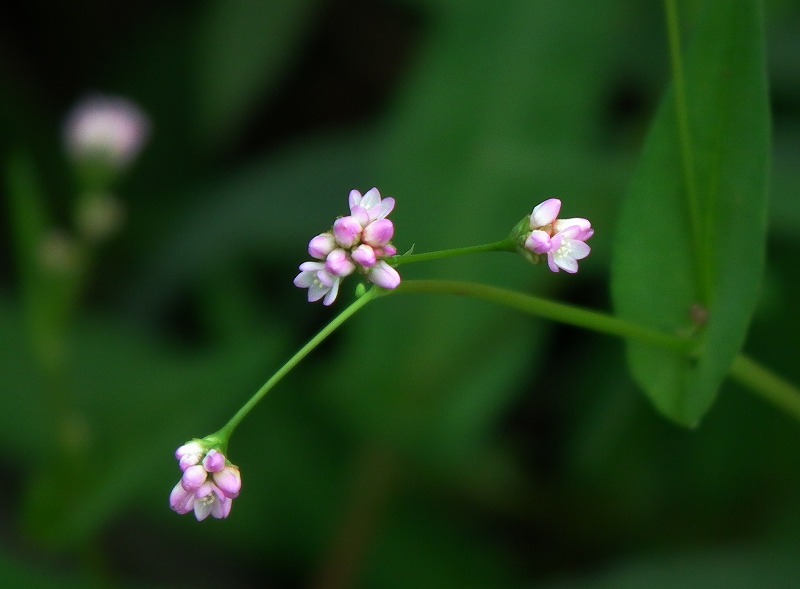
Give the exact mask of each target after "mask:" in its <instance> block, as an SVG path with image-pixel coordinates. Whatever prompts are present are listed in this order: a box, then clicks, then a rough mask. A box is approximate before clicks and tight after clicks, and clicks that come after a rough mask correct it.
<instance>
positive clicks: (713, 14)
mask: <svg viewBox="0 0 800 589" xmlns="http://www.w3.org/2000/svg"><path fill="white" fill-rule="evenodd" d="M705 8H706V10H705V11H704V13H703V15H702V17H701V18H700V21H699V22H698V23H697V26H696V29H695V31H694V34H695V40H694V43H693V44H692V46H691V47H690V48H689V50H688V52H687V54H686V59H685V61H684V63H685V79H686V94H687V96H686V102H687V105H688V110H689V113H688V119H689V134H690V137H691V142H692V146H691V147H692V151H693V154H694V156H695V159H694V161H693V162H692V165H693V166H694V169H695V175H696V178H697V183H696V184H697V191H698V198H699V201H700V203H699V204H700V207H699V209H700V211H701V216H700V219H701V221H700V222H701V235H702V243H699V244H695V243H692V241H693V240H692V237H691V234H692V231H691V224H690V218H689V212H688V210H687V205H686V198H685V186H686V185H685V183H684V179H683V170H682V167H681V145H680V143H679V139H678V128H677V123H676V112H675V107H674V102H675V101H674V97H673V94H672V93H671V92H670V93H668V94H667V96H666V98H665V100H664V102H663V104H662V106H661V109H660V110H659V113H658V115H657V117H656V120H655V123H654V124H653V127H652V129H651V132H650V134H649V137H648V139H647V142H646V144H645V147H644V154H643V156H642V159H641V161H640V164H639V168H638V170H637V173H636V174H635V177H634V179H633V183H632V186H631V189H630V192H629V195H628V198H627V200H626V202H625V206H624V208H623V211H622V215H621V219H620V223H619V227H618V230H617V236H616V244H615V248H616V249H615V254H614V258H613V268H612V269H613V276H612V290H613V298H614V304H615V307H616V309H617V312H618V313H619V315H620V316H622V317H624V318H626V319H630V320H633V321H637V322H639V323H642V324H645V325H648V326H651V327H655V328H659V329H662V330H664V331H668V332H671V333H676V334H681V335H690V334H691V333H692V332H693V330H694V329H696V328H697V327H698V326H699V325H700V323H702V322H701V321H696V322H693V318H692V313H693V312H697V311H696V310H697V309H698V308H704V309H705V311H703V310H701V311H700V313H701V314H703V313H705V312H707V315H708V323H707V325H706V326H705V329H703V330H702V332H701V334H700V336H701V338H702V354H701V356H700V358H699V360H698V361H696V362H695V361H692V360H689V359H686V358H682V357H678V356H676V355H674V354H671V353H667V352H664V351H662V350H658V349H653V348H651V347H648V346H645V345H642V344H638V343H630V344H629V345H628V359H629V362H630V366H631V370H632V372H633V375H634V378H635V379H636V381H637V382H638V383H639V384H640V386H642V388H644V390H645V392H646V393H647V395H648V396H649V397H650V399H651V400H652V401H653V403H654V404H655V406H656V408H657V409H658V410H659V411H661V412H662V413H664V414H665V415H667V416H668V417H670V418H671V419H673V420H675V421H677V422H678V423H681V424H683V425H687V426H693V425H695V424H697V422H698V421H699V420H700V418H701V417H702V416H703V414H704V413H705V412H706V411H707V410H708V408H709V407H710V406H711V404H712V402H713V401H714V399H715V396H716V393H717V389H718V387H719V385H720V383H721V381H722V379H723V378H724V376H725V374H726V372H727V370H728V367H729V366H730V363H731V362H732V360H733V358H734V356H735V355H736V354H737V353H738V352H739V350H740V349H741V347H742V344H743V342H744V338H745V333H746V331H747V327H748V324H749V321H750V317H751V315H752V312H753V309H754V306H755V303H756V297H757V294H758V288H759V283H760V279H761V272H762V266H763V260H764V248H765V234H766V183H767V170H768V160H769V112H768V103H767V91H766V75H765V71H764V52H763V40H762V25H761V13H760V3H759V2H756V1H744V0H742V1H738V2H726V3H721V2H708V3H707V6H706V7H705ZM695 264H697V265H698V266H699V268H700V271H701V272H703V271H705V272H707V273H708V275H703V276H701V278H700V280H699V279H698V274H699V273H698V271H697V267H696V266H695ZM701 280H706V282H707V283H708V284H709V288H703V285H701V284H698V283H699V282H700V281H701ZM704 299H707V300H704Z"/></svg>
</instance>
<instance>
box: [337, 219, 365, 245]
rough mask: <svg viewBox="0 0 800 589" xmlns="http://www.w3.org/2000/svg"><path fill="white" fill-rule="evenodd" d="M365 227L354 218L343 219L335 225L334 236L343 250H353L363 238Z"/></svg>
mask: <svg viewBox="0 0 800 589" xmlns="http://www.w3.org/2000/svg"><path fill="white" fill-rule="evenodd" d="M362 229H363V227H362V226H361V223H359V221H358V219H356V218H355V217H353V216H349V217H341V218H339V219H336V221H335V222H334V223H333V235H334V236H335V237H336V242H337V243H338V244H339V245H340V246H342V247H343V248H346V249H349V248H351V247H352V246H353V245H354V244H355V243H356V242H357V241H358V239H359V238H360V237H361V230H362Z"/></svg>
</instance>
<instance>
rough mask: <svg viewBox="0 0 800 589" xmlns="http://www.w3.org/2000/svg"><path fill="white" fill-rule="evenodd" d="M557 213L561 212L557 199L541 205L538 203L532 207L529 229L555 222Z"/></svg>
mask: <svg viewBox="0 0 800 589" xmlns="http://www.w3.org/2000/svg"><path fill="white" fill-rule="evenodd" d="M559 211H561V201H560V200H558V199H557V198H549V199H547V200H546V201H544V202H543V203H539V204H538V205H536V206H535V207H533V212H532V213H531V229H539V228H541V227H544V226H546V225H549V224H550V223H552V222H553V221H555V220H556V217H558V213H559Z"/></svg>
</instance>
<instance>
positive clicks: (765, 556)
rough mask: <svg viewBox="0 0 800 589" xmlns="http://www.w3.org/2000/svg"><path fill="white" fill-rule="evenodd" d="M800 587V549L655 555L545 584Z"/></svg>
mask: <svg viewBox="0 0 800 589" xmlns="http://www.w3.org/2000/svg"><path fill="white" fill-rule="evenodd" d="M798 582H800V564H798V560H797V547H796V546H791V545H790V546H778V547H775V548H774V549H772V550H769V549H767V548H766V547H748V548H745V547H742V548H727V549H724V548H720V549H718V550H704V551H698V552H695V551H693V552H687V553H683V554H671V555H667V556H654V557H652V558H647V559H641V560H638V561H631V562H627V563H621V564H618V565H617V566H614V567H613V568H610V569H609V570H607V571H605V572H602V573H599V574H595V575H586V576H585V577H583V578H578V579H571V580H564V581H559V582H555V583H548V584H546V585H536V587H544V588H546V589H639V588H641V587H647V588H648V589H695V588H696V589H716V588H719V589H723V588H724V589H751V588H752V587H770V588H774V589H791V588H792V587H797V584H798Z"/></svg>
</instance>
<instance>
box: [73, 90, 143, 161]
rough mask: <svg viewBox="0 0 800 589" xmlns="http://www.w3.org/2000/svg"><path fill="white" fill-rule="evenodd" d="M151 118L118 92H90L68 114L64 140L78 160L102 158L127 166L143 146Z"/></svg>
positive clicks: (74, 158)
mask: <svg viewBox="0 0 800 589" xmlns="http://www.w3.org/2000/svg"><path fill="white" fill-rule="evenodd" d="M149 133H150V120H149V119H148V117H147V115H145V114H144V112H143V111H142V110H141V109H140V108H139V107H138V106H137V105H136V104H134V103H133V102H131V101H130V100H127V99H126V98H121V97H118V96H96V95H95V96H89V97H87V98H85V99H83V100H82V101H81V102H79V103H78V104H77V105H76V106H75V108H74V109H73V110H72V111H71V112H70V113H69V114H68V115H67V118H66V121H65V124H64V143H65V146H66V149H67V152H68V154H69V156H70V157H71V158H72V159H73V160H74V161H76V162H85V161H87V160H92V159H101V160H104V161H105V162H106V163H108V164H109V165H111V166H112V167H113V168H117V169H119V168H123V167H125V166H127V165H128V164H129V163H130V162H131V161H133V159H134V158H136V156H137V155H139V152H140V151H141V150H142V147H143V146H144V143H145V141H146V140H147V137H148V135H149Z"/></svg>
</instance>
